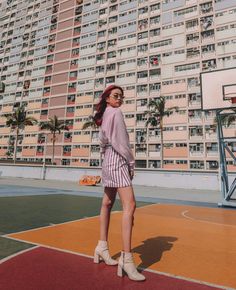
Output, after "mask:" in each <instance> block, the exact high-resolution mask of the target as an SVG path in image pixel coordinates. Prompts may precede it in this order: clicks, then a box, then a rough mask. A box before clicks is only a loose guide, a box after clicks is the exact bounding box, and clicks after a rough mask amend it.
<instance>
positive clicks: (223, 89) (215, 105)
mask: <svg viewBox="0 0 236 290" xmlns="http://www.w3.org/2000/svg"><path fill="white" fill-rule="evenodd" d="M200 85H201V97H202V110H217V109H230V108H236V67H233V68H227V69H221V70H215V71H208V72H202V73H200Z"/></svg>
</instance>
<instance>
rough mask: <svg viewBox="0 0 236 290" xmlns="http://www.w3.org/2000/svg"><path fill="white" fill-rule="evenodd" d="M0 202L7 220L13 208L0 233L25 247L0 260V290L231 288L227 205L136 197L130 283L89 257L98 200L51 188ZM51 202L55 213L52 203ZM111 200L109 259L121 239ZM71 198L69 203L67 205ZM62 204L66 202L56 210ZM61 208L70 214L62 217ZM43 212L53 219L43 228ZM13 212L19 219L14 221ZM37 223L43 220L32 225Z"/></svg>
mask: <svg viewBox="0 0 236 290" xmlns="http://www.w3.org/2000/svg"><path fill="white" fill-rule="evenodd" d="M22 189H23V188H22ZM22 192H23V191H22ZM58 193H59V191H58ZM24 198H25V199H26V200H25V201H23V200H24ZM40 200H42V204H41V205H40ZM1 201H2V203H1V204H2V208H1V212H2V214H3V212H4V210H3V208H5V213H9V216H8V218H10V217H11V214H12V213H13V209H14V210H15V211H16V213H17V220H16V221H15V223H16V225H15V226H14V227H13V228H12V229H11V230H10V231H9V233H7V234H2V235H1V238H2V239H4V240H6V241H8V242H9V243H11V242H16V243H20V244H21V243H24V245H28V246H29V248H27V249H24V250H20V251H17V252H16V253H14V254H12V255H9V256H6V257H4V258H3V259H2V260H1V262H0V289H4V290H5V289H7V290H8V289H9V290H15V289H17V290H18V289H24V290H28V289H34V290H37V289H40V290H42V289H43V290H47V289H48V290H49V289H50V290H53V289H56V290H62V289H70V290H73V289H112V288H114V289H163V290H165V289H166V290H170V289H171V290H172V289H173V290H175V289H179V290H185V289H186V290H187V289H191V290H192V289H193V290H194V289H199V290H204V289H236V279H235V267H236V251H235V245H236V211H235V210H234V209H225V208H210V207H202V206H199V205H198V204H197V203H196V205H195V206H191V205H179V204H160V203H158V204H150V203H140V202H138V204H137V205H138V208H137V210H136V213H135V225H134V233H133V243H132V246H133V248H132V251H133V253H134V258H135V262H136V265H137V266H138V267H139V269H140V271H144V274H145V276H146V278H147V280H146V281H145V282H141V283H138V282H133V281H130V280H129V279H128V277H126V276H125V277H124V278H119V277H117V275H116V267H111V266H106V265H105V264H104V263H103V262H101V263H100V264H94V263H93V251H94V248H95V246H96V242H97V239H98V237H99V217H98V210H99V206H100V202H101V199H100V198H96V197H81V196H71V195H67V196H65V195H63V194H62V195H60V194H54V193H53V194H52V195H42V196H38V195H37V196H25V197H24V196H14V197H1ZM26 202H27V203H29V204H30V207H31V208H32V209H33V217H32V216H29V217H30V219H31V220H34V218H35V219H36V217H37V218H38V220H39V222H38V223H37V226H33V225H32V224H31V225H29V224H27V222H29V221H28V220H27V219H29V217H28V218H27V217H26V216H27V214H29V213H28V210H29V208H27V207H25V210H24V209H22V206H23V205H24V204H26ZM59 202H61V204H60V206H59V207H58V209H59V212H58V209H57V210H56V209H55V206H56V205H58V204H59ZM69 202H70V203H71V205H70V206H69ZM53 203H54V204H53ZM117 203H118V201H117V202H116V206H115V209H114V212H113V213H112V217H111V228H110V229H111V231H110V236H109V243H110V251H111V254H112V256H113V257H114V258H116V259H117V258H118V257H119V254H120V250H121V244H122V243H121V217H122V212H121V211H120V210H121V209H120V207H119V205H118V204H117ZM74 204H77V206H76V208H73V207H72V205H74ZM17 205H18V207H17ZM46 205H47V207H48V208H46ZM86 205H87V209H86ZM62 206H63V207H64V208H66V210H65V211H64V213H62V212H61V210H62V208H61V207H62ZM7 207H8V209H7ZM39 211H41V214H40V215H39ZM67 211H68V215H69V214H71V216H66V215H67ZM48 212H50V221H54V222H52V223H48V225H46V226H45V220H46V219H47V216H46V215H47V214H48ZM76 212H78V213H77V217H78V218H75V217H76V216H75V213H76ZM56 214H57V217H56ZM85 215H86V216H85ZM45 216H46V217H45ZM53 216H55V219H54V220H53ZM59 216H60V218H59ZM73 216H74V219H72V217H73ZM5 218H6V217H5ZM21 218H22V221H24V222H23V224H22V223H20V222H19V219H21ZM63 219H64V222H62V220H63ZM68 219H69V220H68ZM59 220H60V221H61V222H58V221H59ZM42 221H44V225H43V226H40V223H41V224H43V222H42ZM6 224H7V223H6ZM9 227H10V223H9ZM17 228H19V230H17ZM24 228H25V229H24ZM4 231H5V232H7V229H6V228H5V229H4Z"/></svg>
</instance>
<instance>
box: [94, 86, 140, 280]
mask: <svg viewBox="0 0 236 290" xmlns="http://www.w3.org/2000/svg"><path fill="white" fill-rule="evenodd" d="M123 99H124V92H123V89H122V88H121V87H119V86H116V85H111V86H109V87H108V88H107V89H106V90H105V91H104V92H103V94H102V95H101V99H100V102H99V103H98V104H97V112H96V114H95V116H94V121H95V122H96V124H97V125H98V126H100V132H99V138H100V142H101V149H102V150H101V152H102V157H103V163H102V183H103V186H104V196H103V201H102V206H101V212H100V240H99V241H98V245H97V247H96V249H95V253H94V262H95V263H99V259H100V258H101V259H103V260H104V261H105V263H106V264H107V265H117V264H118V271H117V275H118V276H120V277H122V276H123V271H124V272H126V273H127V275H128V277H129V278H130V279H131V280H135V281H143V280H145V277H144V276H143V275H142V274H140V273H139V272H138V271H137V269H136V267H135V265H134V262H133V257H132V254H131V236H132V227H133V216H134V211H135V208H136V203H135V197H134V192H133V187H132V179H133V176H134V157H133V154H132V151H131V149H130V144H129V136H128V133H127V130H126V125H125V122H124V117H123V114H122V112H121V110H120V106H121V105H122V103H123ZM117 192H118V194H119V196H120V200H121V202H122V207H123V217H122V240H123V251H122V252H121V257H120V258H119V261H118V263H117V261H116V260H114V259H112V258H111V257H110V254H109V250H108V244H107V237H108V229H109V221H110V213H111V209H112V206H113V204H114V202H115V199H116V193H117Z"/></svg>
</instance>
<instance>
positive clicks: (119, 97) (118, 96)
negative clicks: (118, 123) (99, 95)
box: [110, 95, 125, 101]
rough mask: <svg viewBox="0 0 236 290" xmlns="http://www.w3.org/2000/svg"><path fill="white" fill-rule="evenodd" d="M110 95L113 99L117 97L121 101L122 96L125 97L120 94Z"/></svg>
mask: <svg viewBox="0 0 236 290" xmlns="http://www.w3.org/2000/svg"><path fill="white" fill-rule="evenodd" d="M110 97H112V98H113V99H115V100H119V99H120V100H122V101H123V100H124V98H125V97H124V96H121V95H110Z"/></svg>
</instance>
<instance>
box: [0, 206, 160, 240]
mask: <svg viewBox="0 0 236 290" xmlns="http://www.w3.org/2000/svg"><path fill="white" fill-rule="evenodd" d="M153 205H156V204H148V205H144V206H142V207H138V208H137V209H136V210H138V209H141V208H144V207H149V206H153ZM120 212H122V210H120V211H119V210H116V211H112V212H111V214H116V213H120ZM99 216H100V215H95V216H91V217H85V218H81V219H77V220H71V221H67V222H63V223H59V224H50V225H49V226H43V227H39V228H34V229H29V230H25V231H20V232H14V233H10V234H6V235H1V237H4V238H9V235H16V234H23V233H27V232H33V231H37V230H41V229H47V228H51V227H56V226H60V225H65V224H69V223H74V222H79V221H85V220H88V219H93V218H98V217H99Z"/></svg>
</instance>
